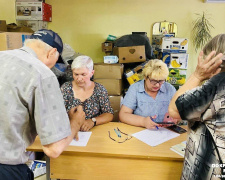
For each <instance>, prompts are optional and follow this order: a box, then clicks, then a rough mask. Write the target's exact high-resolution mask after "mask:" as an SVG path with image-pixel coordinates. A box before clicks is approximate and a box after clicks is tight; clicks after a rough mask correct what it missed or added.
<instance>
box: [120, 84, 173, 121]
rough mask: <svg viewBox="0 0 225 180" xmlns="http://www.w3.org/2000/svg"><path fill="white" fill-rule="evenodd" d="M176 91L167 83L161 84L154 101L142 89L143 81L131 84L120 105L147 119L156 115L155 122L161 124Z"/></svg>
mask: <svg viewBox="0 0 225 180" xmlns="http://www.w3.org/2000/svg"><path fill="white" fill-rule="evenodd" d="M175 92H176V89H175V88H174V87H173V86H172V85H171V84H169V83H167V82H165V83H163V84H162V86H161V88H160V89H159V91H158V94H157V96H156V98H155V99H153V98H152V97H151V96H149V95H148V94H147V92H146V91H145V88H144V80H142V81H139V82H136V83H135V84H132V85H131V86H130V87H129V89H128V91H127V93H126V95H125V97H124V99H123V102H122V104H123V105H125V106H126V107H128V108H130V109H132V110H133V114H136V115H139V116H143V117H147V116H154V115H156V116H157V117H156V119H155V121H156V122H162V121H163V118H164V115H165V113H166V112H168V106H169V103H170V100H171V99H172V97H173V95H174V94H175Z"/></svg>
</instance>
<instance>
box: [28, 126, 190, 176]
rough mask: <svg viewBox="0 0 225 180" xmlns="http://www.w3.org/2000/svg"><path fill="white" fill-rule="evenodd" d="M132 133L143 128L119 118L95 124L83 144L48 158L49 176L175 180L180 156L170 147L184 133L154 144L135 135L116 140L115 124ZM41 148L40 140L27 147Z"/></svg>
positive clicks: (179, 164)
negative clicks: (115, 120)
mask: <svg viewBox="0 0 225 180" xmlns="http://www.w3.org/2000/svg"><path fill="white" fill-rule="evenodd" d="M116 127H119V129H120V130H121V131H122V132H125V133H128V134H133V133H135V132H138V131H141V130H143V129H144V128H140V127H134V126H130V125H126V124H123V123H118V122H110V123H107V124H104V125H100V126H96V127H94V128H93V129H92V135H91V137H90V139H89V142H88V144H87V146H86V147H76V146H69V147H68V148H67V149H66V150H65V151H64V152H63V153H62V154H61V155H60V156H59V157H58V158H56V159H52V158H50V177H51V178H55V179H60V178H62V179H79V180H83V179H87V180H90V179H91V180H95V179H96V180H106V179H117V180H120V179H121V180H139V179H140V180H145V179H148V180H150V179H152V180H167V179H168V180H171V179H173V180H176V179H180V176H181V171H182V166H183V158H182V157H181V156H180V155H178V154H177V153H175V152H173V151H171V150H170V147H171V146H173V145H175V144H178V143H181V142H182V141H185V140H186V138H187V133H185V134H182V135H180V136H179V137H177V138H174V139H171V140H169V141H167V142H165V143H163V144H160V145H158V146H156V147H151V146H149V145H147V144H145V143H143V142H141V141H139V140H138V139H136V138H134V137H133V138H132V139H130V140H128V141H126V142H124V143H117V142H115V141H113V140H111V139H110V138H109V135H108V131H110V132H111V135H112V137H113V138H115V139H116V138H117V139H118V137H116V134H115V132H114V128H116ZM27 150H29V151H42V149H41V144H40V140H39V139H38V138H37V139H36V140H35V142H34V144H33V145H32V146H30V147H28V148H27Z"/></svg>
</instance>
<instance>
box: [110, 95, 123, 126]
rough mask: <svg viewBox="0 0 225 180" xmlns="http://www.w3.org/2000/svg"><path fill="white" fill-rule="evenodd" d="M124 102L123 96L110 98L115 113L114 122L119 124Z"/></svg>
mask: <svg viewBox="0 0 225 180" xmlns="http://www.w3.org/2000/svg"><path fill="white" fill-rule="evenodd" d="M122 100H123V96H109V101H110V105H111V106H112V108H113V111H114V116H113V122H119V111H120V105H121V102H122Z"/></svg>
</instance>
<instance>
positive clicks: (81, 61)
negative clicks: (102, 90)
mask: <svg viewBox="0 0 225 180" xmlns="http://www.w3.org/2000/svg"><path fill="white" fill-rule="evenodd" d="M93 66H94V63H93V60H92V59H91V58H90V57H89V56H84V55H81V56H78V57H76V58H75V59H74V60H73V62H72V65H71V69H72V70H73V69H78V68H88V70H89V71H92V70H93Z"/></svg>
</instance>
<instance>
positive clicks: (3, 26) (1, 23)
mask: <svg viewBox="0 0 225 180" xmlns="http://www.w3.org/2000/svg"><path fill="white" fill-rule="evenodd" d="M0 31H3V32H7V26H6V21H5V20H0Z"/></svg>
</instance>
